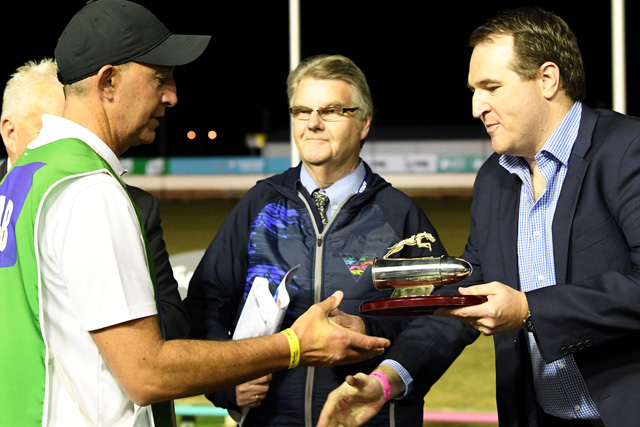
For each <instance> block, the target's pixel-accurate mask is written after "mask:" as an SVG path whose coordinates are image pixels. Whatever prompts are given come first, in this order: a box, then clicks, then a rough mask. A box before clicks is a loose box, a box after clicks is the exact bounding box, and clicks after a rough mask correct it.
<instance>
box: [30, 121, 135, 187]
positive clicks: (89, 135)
mask: <svg viewBox="0 0 640 427" xmlns="http://www.w3.org/2000/svg"><path fill="white" fill-rule="evenodd" d="M65 138H77V139H79V140H81V141H82V142H84V143H85V144H87V145H88V146H89V147H91V148H92V149H93V151H95V152H96V153H97V154H98V155H99V156H100V157H102V158H103V159H104V160H105V161H106V162H107V163H109V166H111V168H112V169H113V171H114V172H115V173H116V174H117V175H118V176H122V174H123V173H124V172H125V171H124V168H123V166H122V164H121V163H120V160H118V157H117V156H116V155H115V153H114V152H113V151H111V148H109V146H107V144H105V143H104V141H102V140H101V139H100V138H99V137H98V136H97V135H96V134H94V133H93V132H91V131H90V130H89V129H87V128H85V127H82V126H80V125H79V124H77V123H75V122H72V121H71V120H68V119H65V118H62V117H57V116H52V115H49V114H44V115H43V116H42V129H41V130H40V134H39V135H38V137H37V138H36V139H35V140H33V141H31V142H30V143H29V145H28V148H37V147H40V146H43V145H46V144H48V143H50V142H53V141H58V140H60V139H65Z"/></svg>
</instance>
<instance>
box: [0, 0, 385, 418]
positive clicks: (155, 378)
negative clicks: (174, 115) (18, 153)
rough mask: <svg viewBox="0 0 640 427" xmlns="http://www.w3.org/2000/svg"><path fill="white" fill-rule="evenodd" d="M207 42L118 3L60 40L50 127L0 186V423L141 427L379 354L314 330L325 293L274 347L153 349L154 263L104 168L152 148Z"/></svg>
mask: <svg viewBox="0 0 640 427" xmlns="http://www.w3.org/2000/svg"><path fill="white" fill-rule="evenodd" d="M208 42H209V36H183V35H173V34H171V33H170V32H169V31H168V30H167V28H166V27H165V26H164V25H163V24H162V23H161V22H160V21H159V20H158V19H157V18H156V17H155V16H154V15H153V14H152V13H151V12H149V11H148V10H146V9H145V8H143V7H141V6H139V5H137V4H135V3H131V2H128V1H124V0H98V1H95V2H91V3H88V4H87V5H86V6H85V7H84V8H83V9H82V10H81V11H80V12H78V14H76V15H75V16H74V17H73V18H72V20H71V21H70V23H69V24H68V25H67V28H66V29H65V30H64V32H63V34H62V35H61V37H60V39H59V41H58V45H57V47H56V51H55V54H56V61H57V64H58V69H59V79H60V80H61V81H62V83H63V84H64V91H65V96H66V100H65V105H64V110H63V114H62V117H54V116H46V115H45V116H44V117H43V126H42V130H41V132H40V135H39V136H38V138H37V139H36V140H35V141H33V142H32V143H31V144H30V146H29V148H28V149H27V150H26V152H25V153H24V155H23V156H22V157H21V158H19V159H18V160H17V161H16V163H15V164H14V165H13V166H12V168H11V171H10V172H9V174H8V175H7V176H6V177H5V178H4V180H3V181H2V184H0V284H1V286H0V342H2V351H0V378H2V381H0V425H20V426H36V425H65V426H72V425H84V424H85V423H86V424H89V425H107V426H124V425H127V426H133V425H135V426H149V425H153V421H152V420H151V416H150V410H149V408H148V406H146V405H149V404H150V403H153V402H157V401H162V400H166V399H171V398H175V397H182V396H189V395H196V394H201V393H204V392H209V391H213V390H217V389H221V388H227V387H230V386H232V385H233V384H236V383H240V382H244V381H247V380H249V379H252V378H256V377H259V376H262V375H265V374H267V373H269V372H272V371H276V370H279V369H287V368H293V367H295V366H297V365H298V364H300V365H318V366H333V365H335V364H339V363H352V362H354V361H359V360H363V359H366V358H368V357H371V356H373V355H376V354H380V353H382V352H383V351H384V347H386V346H388V344H389V343H388V341H387V340H385V339H381V338H375V337H367V336H364V335H361V334H357V333H355V332H352V331H348V330H346V329H344V328H342V327H339V326H337V325H335V324H334V323H332V322H330V321H329V319H328V313H329V312H330V311H332V310H333V309H335V308H336V307H337V306H338V304H339V303H340V300H341V298H342V295H341V293H339V292H337V293H336V294H334V295H333V296H332V297H330V298H328V299H326V300H325V301H323V302H321V303H319V304H316V305H315V306H313V307H311V308H310V309H309V311H308V312H307V313H306V314H304V315H303V316H301V317H300V318H299V319H298V321H296V322H295V323H294V324H293V325H292V326H291V328H290V329H287V330H285V331H283V333H280V334H276V335H271V336H268V337H261V338H255V339H252V340H243V341H236V342H211V341H209V342H207V341H185V340H174V341H164V340H163V339H162V336H161V333H160V328H159V327H158V322H159V321H160V322H161V319H156V316H157V315H158V311H157V308H156V298H155V292H154V285H153V280H152V278H153V277H154V272H153V262H152V261H151V260H150V259H149V256H148V250H147V245H146V236H145V233H144V230H143V227H142V226H141V224H140V220H139V215H138V213H137V211H136V208H135V205H134V204H133V203H132V201H131V199H130V197H129V194H128V193H127V191H126V189H125V187H124V184H123V183H122V181H121V179H120V176H121V175H122V173H123V168H122V165H121V164H120V162H119V161H118V156H120V155H121V154H122V153H123V152H125V151H126V149H127V148H128V147H130V146H132V145H136V144H139V143H150V142H152V141H153V139H154V138H155V129H156V128H157V126H158V125H159V122H158V118H159V117H161V116H163V115H164V112H165V109H166V108H168V107H172V106H173V105H175V104H176V103H177V96H176V86H175V81H174V80H173V69H174V67H175V66H178V65H183V64H187V63H189V62H191V61H193V60H195V59H196V58H197V57H199V56H200V55H201V54H202V52H203V51H204V49H205V47H206V46H207V44H208ZM16 402H19V404H16Z"/></svg>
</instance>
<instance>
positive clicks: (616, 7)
mask: <svg viewBox="0 0 640 427" xmlns="http://www.w3.org/2000/svg"><path fill="white" fill-rule="evenodd" d="M625 45H626V43H625V22H624V0H611V83H612V91H613V96H612V98H613V100H612V101H613V110H615V111H617V112H619V113H622V114H626V113H627V69H626V67H627V65H626V52H625Z"/></svg>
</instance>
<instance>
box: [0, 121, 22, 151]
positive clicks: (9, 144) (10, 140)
mask: <svg viewBox="0 0 640 427" xmlns="http://www.w3.org/2000/svg"><path fill="white" fill-rule="evenodd" d="M0 133H1V134H2V141H3V142H4V146H5V147H6V148H7V154H8V155H9V158H10V159H13V158H14V157H15V153H16V144H17V140H18V131H17V130H16V127H15V126H14V125H13V123H12V122H11V120H9V119H8V118H6V117H5V118H4V119H2V123H1V124H0ZM13 161H15V159H14V160H13Z"/></svg>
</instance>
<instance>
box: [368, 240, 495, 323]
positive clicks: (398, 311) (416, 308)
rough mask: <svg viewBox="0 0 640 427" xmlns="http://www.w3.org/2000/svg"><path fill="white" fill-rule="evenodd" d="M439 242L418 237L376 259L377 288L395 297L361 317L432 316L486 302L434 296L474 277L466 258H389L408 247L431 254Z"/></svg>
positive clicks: (373, 273)
mask: <svg viewBox="0 0 640 427" xmlns="http://www.w3.org/2000/svg"><path fill="white" fill-rule="evenodd" d="M435 241H436V239H435V238H434V237H433V235H431V234H430V233H426V232H422V233H418V234H416V235H414V236H411V237H409V238H408V239H404V240H401V241H400V242H398V243H396V244H395V245H393V246H392V247H391V248H389V252H387V254H386V255H385V256H384V257H382V259H380V258H376V259H375V260H374V261H373V266H372V270H371V277H372V279H373V286H375V288H376V289H377V290H379V291H382V290H385V289H393V294H392V295H391V298H384V299H379V300H374V301H367V302H365V303H363V304H362V305H361V306H360V313H362V314H371V315H387V316H398V315H420V314H432V313H433V312H434V310H436V309H438V308H442V307H460V306H468V305H475V304H480V303H482V302H484V301H485V299H484V297H479V296H474V295H445V294H438V295H431V292H433V289H434V288H435V287H441V286H446V285H451V284H454V283H458V282H460V281H461V280H463V279H465V278H466V277H467V276H469V275H470V274H471V271H472V267H471V264H469V263H468V262H467V261H465V260H464V259H462V258H455V257H450V256H440V257H432V256H430V257H423V258H389V256H390V255H391V254H394V253H396V252H399V251H400V250H401V249H402V248H404V247H405V246H407V245H411V246H418V247H421V248H427V249H429V250H431V243H433V242H435Z"/></svg>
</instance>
